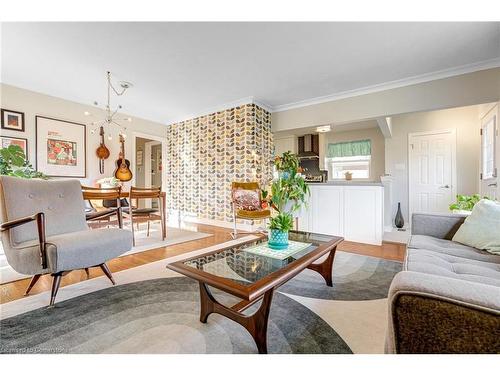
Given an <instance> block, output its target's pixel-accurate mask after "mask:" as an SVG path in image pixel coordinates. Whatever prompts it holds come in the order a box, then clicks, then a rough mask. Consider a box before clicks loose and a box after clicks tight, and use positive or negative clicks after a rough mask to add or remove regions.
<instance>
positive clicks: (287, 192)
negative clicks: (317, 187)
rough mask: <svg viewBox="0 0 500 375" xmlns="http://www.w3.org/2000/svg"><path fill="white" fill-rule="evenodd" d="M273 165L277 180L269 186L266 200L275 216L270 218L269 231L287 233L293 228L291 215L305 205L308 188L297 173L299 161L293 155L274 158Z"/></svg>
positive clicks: (288, 154)
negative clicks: (269, 192)
mask: <svg viewBox="0 0 500 375" xmlns="http://www.w3.org/2000/svg"><path fill="white" fill-rule="evenodd" d="M274 165H275V167H276V170H277V171H278V178H277V179H275V180H274V181H273V182H272V184H271V196H270V197H269V198H268V200H269V202H270V204H271V207H272V208H273V209H274V210H275V211H276V212H277V215H276V216H274V217H272V218H271V220H270V224H271V225H270V229H279V230H283V231H288V230H290V229H292V227H293V213H294V212H296V211H298V210H299V209H300V207H301V206H302V205H305V204H306V200H307V197H308V196H309V186H308V185H307V183H306V182H305V180H304V178H303V177H302V175H301V174H300V173H299V172H300V168H299V160H298V159H297V156H296V155H295V154H293V153H291V152H288V151H287V152H285V153H284V154H283V155H282V156H281V157H280V156H278V157H276V159H275V160H274ZM266 195H267V194H266ZM280 228H287V229H280Z"/></svg>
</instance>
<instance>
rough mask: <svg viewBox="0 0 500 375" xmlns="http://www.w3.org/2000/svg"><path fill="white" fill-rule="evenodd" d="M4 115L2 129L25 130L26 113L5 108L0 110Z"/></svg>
mask: <svg viewBox="0 0 500 375" xmlns="http://www.w3.org/2000/svg"><path fill="white" fill-rule="evenodd" d="M0 112H1V115H2V129H6V130H15V131H18V132H23V131H24V113H23V112H17V111H11V110H9V109H3V108H2V110H1V111H0Z"/></svg>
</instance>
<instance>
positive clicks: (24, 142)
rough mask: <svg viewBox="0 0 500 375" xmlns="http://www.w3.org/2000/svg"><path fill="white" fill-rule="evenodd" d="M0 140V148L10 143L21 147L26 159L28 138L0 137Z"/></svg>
mask: <svg viewBox="0 0 500 375" xmlns="http://www.w3.org/2000/svg"><path fill="white" fill-rule="evenodd" d="M0 142H1V143H0V148H7V147H9V146H11V145H16V146H19V147H21V148H22V149H23V151H24V155H25V156H26V160H28V140H27V139H26V138H16V137H0Z"/></svg>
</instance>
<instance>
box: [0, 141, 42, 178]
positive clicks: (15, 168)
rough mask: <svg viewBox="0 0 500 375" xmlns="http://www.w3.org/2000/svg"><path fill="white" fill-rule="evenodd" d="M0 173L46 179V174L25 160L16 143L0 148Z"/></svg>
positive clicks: (21, 150)
mask: <svg viewBox="0 0 500 375" xmlns="http://www.w3.org/2000/svg"><path fill="white" fill-rule="evenodd" d="M0 174H2V175H7V176H14V177H20V178H42V179H44V180H46V179H48V177H47V176H46V175H44V174H43V173H41V172H38V171H37V170H36V169H35V168H33V166H32V165H31V164H30V162H29V161H28V160H26V156H25V155H24V151H23V149H22V148H21V147H19V146H18V145H10V146H9V147H6V148H2V149H0Z"/></svg>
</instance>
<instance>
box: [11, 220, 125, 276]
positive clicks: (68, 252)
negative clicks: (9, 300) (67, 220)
mask: <svg viewBox="0 0 500 375" xmlns="http://www.w3.org/2000/svg"><path fill="white" fill-rule="evenodd" d="M131 248H132V233H131V232H130V231H128V230H124V229H118V228H102V229H92V230H90V229H88V230H84V231H79V232H73V233H65V234H59V235H56V236H50V237H47V247H46V250H47V269H45V270H42V268H41V265H40V257H39V253H40V251H39V247H38V244H37V243H36V241H29V242H25V243H22V244H19V245H18V246H16V247H15V251H12V252H9V253H8V254H6V256H7V261H8V262H9V264H10V265H11V266H12V268H14V270H16V271H17V272H19V273H23V274H27V275H34V274H40V273H49V272H59V271H69V270H73V269H80V268H86V267H92V266H96V265H99V264H101V263H105V262H107V261H108V260H110V259H113V258H116V257H117V256H120V255H122V254H123V253H125V252H127V251H129V250H130V249H131Z"/></svg>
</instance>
